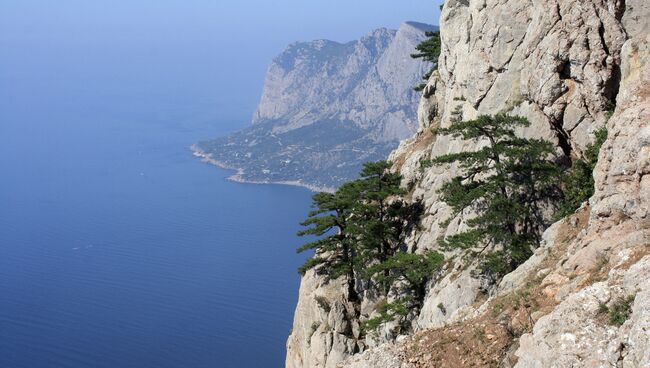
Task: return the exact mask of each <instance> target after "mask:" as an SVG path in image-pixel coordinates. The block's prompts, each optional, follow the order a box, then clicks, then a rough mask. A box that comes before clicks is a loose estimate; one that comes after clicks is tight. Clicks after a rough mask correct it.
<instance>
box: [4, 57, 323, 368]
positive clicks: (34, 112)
mask: <svg viewBox="0 0 650 368" xmlns="http://www.w3.org/2000/svg"><path fill="white" fill-rule="evenodd" d="M120 47H122V46H120ZM138 50H139V49H138ZM138 50H136V49H135V48H134V50H122V49H119V50H112V51H111V50H110V49H106V46H102V48H101V49H100V48H97V49H93V48H92V47H90V48H89V49H88V50H84V52H79V50H78V49H74V48H70V49H65V47H63V49H62V47H61V46H60V45H57V47H56V48H54V47H52V48H49V47H48V46H47V45H45V46H43V45H41V46H40V47H36V48H32V49H29V48H20V49H12V50H11V51H9V48H6V49H5V51H8V52H7V53H5V54H4V56H3V59H2V61H0V173H1V174H0V175H1V179H0V251H1V252H2V253H1V254H0V367H3V368H41V367H43V368H46V367H48V368H49V367H57V368H58V367H62V368H64V367H70V368H89V367H98V368H100V367H107V368H108V367H110V368H130V367H133V368H146V367H152V368H153V367H155V368H165V367H190V368H191V367H281V366H282V364H283V361H284V355H285V351H284V344H285V340H286V337H287V335H288V333H289V330H290V328H291V319H292V313H293V308H294V306H295V302H296V297H297V288H298V282H299V279H298V275H297V272H296V267H297V266H298V265H299V264H300V262H301V259H300V257H298V256H296V255H295V252H294V249H295V247H296V246H297V245H298V243H299V239H296V237H295V236H294V234H295V232H296V231H297V230H298V226H297V223H299V221H300V220H301V219H302V218H303V217H304V215H305V214H306V212H307V210H308V206H309V197H310V193H309V192H308V191H306V190H303V189H300V188H293V187H282V186H255V185H240V184H234V183H230V182H227V181H225V179H224V178H225V177H226V176H227V175H228V173H227V172H224V171H221V170H219V169H216V168H214V167H211V166H207V165H205V164H202V163H201V162H199V161H198V160H197V159H195V158H194V157H192V156H191V154H190V152H189V150H188V146H189V145H190V144H192V143H194V142H196V141H198V140H201V139H205V138H208V137H212V136H215V135H218V134H225V133H226V132H228V131H231V130H233V129H236V128H238V127H240V126H241V125H242V124H241V123H242V122H244V121H246V120H247V119H248V113H249V111H244V112H242V111H240V110H237V109H230V110H228V109H227V108H224V107H223V106H221V107H220V106H219V103H218V101H215V100H214V99H213V94H212V93H213V92H214V91H215V89H217V88H218V83H217V81H210V79H209V78H208V77H206V78H204V79H201V82H197V83H193V82H188V81H191V80H192V78H193V77H196V75H195V74H196V73H197V72H196V69H195V68H192V66H191V65H190V66H189V67H188V68H187V70H188V71H187V73H183V72H179V65H183V64H182V60H173V62H169V63H168V64H163V65H161V64H160V63H159V62H158V61H157V60H158V59H161V55H160V54H156V53H153V54H151V53H150V52H149V51H148V50H143V51H138ZM138 52H140V53H138ZM126 55H128V57H127V56H126ZM179 63H180V64H179ZM189 74H191V75H189ZM197 80H198V79H197Z"/></svg>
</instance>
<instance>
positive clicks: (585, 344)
mask: <svg viewBox="0 0 650 368" xmlns="http://www.w3.org/2000/svg"><path fill="white" fill-rule="evenodd" d="M440 24H441V34H442V41H443V48H442V54H441V57H440V67H439V73H436V74H434V75H433V76H432V78H431V80H430V81H429V83H428V85H427V87H426V89H425V91H424V96H423V98H422V99H421V101H420V105H419V109H418V120H419V124H420V127H419V129H418V132H417V133H416V134H415V135H414V136H413V137H412V138H410V139H407V140H405V141H403V142H402V143H401V145H400V147H399V148H398V149H397V150H396V151H394V152H393V154H392V155H391V160H392V161H393V162H395V168H396V169H397V170H399V171H400V172H401V173H402V174H403V176H404V185H405V187H408V188H412V190H411V192H410V193H409V198H414V199H421V200H422V201H423V204H424V207H425V216H424V218H423V220H422V224H421V226H420V229H418V230H416V231H415V232H414V233H413V234H412V235H411V236H410V237H409V239H407V244H405V245H406V246H407V247H408V248H409V249H411V250H415V251H422V250H425V249H438V241H439V239H441V238H443V237H445V236H448V235H452V234H455V233H457V232H458V231H459V229H462V224H463V220H464V219H463V218H462V216H459V217H458V218H456V219H453V220H452V221H451V222H450V223H446V221H445V220H447V218H448V216H449V214H450V211H449V208H448V207H447V206H446V205H445V203H443V202H442V201H441V200H440V198H439V194H438V190H439V188H440V187H441V185H442V184H444V183H445V182H446V181H447V180H449V179H450V178H451V177H454V176H456V175H457V169H456V168H455V167H454V166H451V167H431V168H427V169H425V170H421V167H420V166H421V162H422V161H423V160H427V159H430V158H432V157H435V156H438V155H442V154H447V153H452V152H458V151H460V150H465V149H473V148H475V147H471V146H469V144H470V143H468V142H464V141H460V140H457V139H454V138H450V137H437V136H435V135H434V134H433V133H432V131H431V128H432V127H437V126H443V127H445V126H449V124H450V117H451V113H452V111H453V110H454V109H455V108H456V107H458V106H459V107H460V108H461V109H462V113H463V116H464V118H466V119H471V118H473V117H476V116H478V115H481V114H496V113H500V112H508V113H511V114H514V115H522V116H525V117H527V118H528V119H529V120H530V121H531V126H530V127H529V128H527V129H525V130H524V131H522V132H520V133H521V134H523V135H525V136H527V137H536V138H545V139H548V140H550V141H553V142H555V144H556V145H557V151H558V153H560V154H564V155H566V156H567V157H566V158H567V159H575V158H577V157H580V156H581V155H582V154H583V152H584V149H585V148H586V147H587V145H588V144H589V143H590V142H593V139H594V135H593V133H594V132H595V131H596V130H598V129H600V128H602V127H603V126H607V128H608V131H609V136H608V139H607V141H606V142H605V144H604V145H603V148H602V150H601V152H600V158H599V162H598V165H597V167H596V169H595V172H594V176H595V179H596V188H595V189H596V192H595V195H594V196H593V197H592V198H591V200H590V203H589V205H588V206H587V205H585V206H584V207H583V209H582V210H581V211H580V213H579V215H576V216H573V217H571V218H567V219H565V220H562V221H560V222H558V223H556V224H553V225H552V226H551V227H550V228H549V229H548V230H547V231H546V232H545V233H544V236H543V242H542V244H541V246H540V248H539V249H538V250H537V251H536V253H535V255H534V256H533V257H532V258H531V259H530V260H529V261H528V262H526V263H525V264H524V265H522V266H521V267H520V268H519V269H517V270H515V271H514V272H513V273H511V274H510V275H507V276H506V277H505V279H504V280H503V281H502V283H501V284H500V285H498V286H494V287H493V288H492V289H491V290H490V294H489V299H488V300H487V301H482V300H481V293H480V287H481V285H480V283H479V282H478V281H477V280H476V279H474V278H473V277H472V276H471V274H470V272H469V270H471V268H472V265H469V266H468V267H466V266H467V265H464V264H462V261H459V263H458V264H455V265H451V266H449V268H448V269H447V272H448V273H447V275H445V276H444V277H442V278H440V280H438V281H437V282H436V283H435V284H432V285H430V287H429V290H428V293H427V296H426V298H425V301H424V306H423V308H422V310H421V311H420V313H419V315H418V316H415V317H414V318H413V323H412V324H413V327H414V329H415V330H416V332H417V333H416V334H415V335H413V336H410V337H399V338H398V339H397V340H398V341H400V342H398V343H396V344H394V343H391V342H388V343H384V344H381V343H382V341H361V342H360V343H358V344H357V345H356V346H357V348H360V349H359V350H363V349H366V348H367V347H368V346H369V347H370V349H369V350H366V351H365V352H363V353H362V354H358V353H354V354H352V353H351V351H350V350H349V349H347V350H346V349H342V350H336V349H335V348H334V350H336V351H335V352H334V353H333V352H332V350H330V352H322V351H319V352H318V353H317V354H321V356H323V358H322V359H321V360H320V361H322V362H327V364H328V365H329V366H334V365H333V361H335V360H340V359H341V355H348V356H349V355H352V356H351V357H350V358H348V359H347V360H346V361H344V362H340V366H342V367H355V368H357V367H358V368H361V367H368V366H372V367H377V368H388V367H391V368H392V367H439V366H449V367H465V366H478V367H483V366H485V367H487V366H494V363H495V361H497V362H500V364H501V365H502V366H504V367H512V366H515V365H516V366H517V367H550V366H557V367H564V366H572V367H600V366H615V367H616V366H620V367H642V366H649V365H650V355H649V354H648V352H649V351H650V339H649V338H648V336H649V335H648V328H649V326H650V324H649V323H650V319H649V318H650V317H649V316H650V312H649V309H648V305H650V304H648V296H649V295H650V294H649V293H650V289H649V288H650V283H648V282H647V279H648V275H650V220H649V218H650V207H649V206H650V203H649V202H648V198H650V180H649V179H648V173H649V172H650V171H649V169H648V168H649V167H650V166H649V165H650V164H649V162H650V159H649V157H650V151H649V149H650V139H649V138H648V132H649V131H648V129H650V116H649V115H648V114H649V112H650V91H649V90H648V88H649V87H648V86H649V85H650V62H649V60H650V51H649V50H650V38H649V37H650V36H648V35H649V25H650V7H649V6H648V4H647V2H646V1H641V0H627V1H618V0H595V1H579V0H570V1H559V0H534V1H533V0H526V1H505V0H462V1H461V0H448V1H446V2H445V7H444V9H443V12H442V16H441V21H440ZM312 277H313V276H312ZM327 285H328V284H325V283H323V284H318V282H316V281H314V280H310V282H309V283H304V284H303V285H302V288H301V294H300V300H301V303H302V305H303V306H304V305H305V304H306V303H311V299H312V297H311V296H313V295H316V294H318V293H319V292H321V290H322V289H321V288H323V287H325V288H327V287H328V286H327ZM331 292H332V290H330V289H328V293H330V294H328V298H330V299H331V300H333V301H335V300H339V303H340V298H342V297H343V298H344V294H343V292H340V293H339V294H338V295H332V294H331ZM521 295H527V296H525V297H523V299H522V297H521ZM483 297H485V296H483ZM625 298H632V299H631V300H632V301H631V302H630V304H631V314H630V316H629V318H628V320H627V321H626V322H625V323H624V324H623V325H622V326H614V325H611V324H609V323H608V322H607V318H606V316H605V317H604V316H603V315H602V309H603V307H602V305H603V304H604V305H608V306H610V307H611V306H613V305H614V304H616V303H617V301H618V300H620V299H625ZM515 301H517V303H520V302H521V305H520V304H516V303H515ZM371 304H372V300H371V299H368V298H366V299H364V301H363V303H362V315H363V306H368V305H371ZM515 304H516V305H515ZM439 305H444V307H445V311H444V312H443V311H441V309H440V308H439V307H438V306H439ZM496 306H498V308H496ZM513 306H516V307H517V311H516V312H515V311H513V310H512V309H513V308H512V307H513ZM508 307H510V310H507V309H508ZM501 309H506V310H503V311H502V310H501ZM300 311H301V309H299V310H297V314H300ZM524 312H525V313H524ZM517 313H518V314H517ZM522 313H523V315H522ZM522 316H523V317H522ZM305 317H306V316H305V315H303V316H300V317H299V316H298V315H297V316H296V318H297V320H300V321H301V323H303V324H305V325H306V324H309V323H310V321H311V320H310V319H309V318H305ZM524 317H525V318H524ZM513 321H519V322H522V325H521V326H519V327H517V328H516V329H515V330H517V331H518V332H517V336H510V335H509V334H510V332H511V330H512V327H513V326H512V323H513ZM484 326H489V327H490V328H492V327H494V330H495V331H499V328H505V329H506V330H508V334H499V333H494V334H493V336H491V337H488V339H493V340H490V342H489V343H485V342H483V343H481V344H479V345H477V346H479V347H477V346H474V345H472V344H473V343H474V342H476V334H474V333H473V331H475V329H477V328H483V327H484ZM322 331H323V332H324V333H331V332H334V330H332V329H330V330H322ZM464 331H465V332H466V331H470V332H471V333H470V334H469V335H467V334H465V335H463V334H464ZM319 333H321V330H319V331H316V333H315V334H314V335H313V336H312V338H316V339H318V338H322V336H323V335H318V334H319ZM479 335H480V334H479ZM519 335H521V336H519ZM348 339H349V340H352V341H354V335H350V337H348ZM454 339H457V340H454ZM503 339H508V340H507V341H505V340H503ZM443 340H444V341H445V342H444V343H443V342H441V341H443ZM449 341H456V342H457V343H456V344H455V345H454V344H453V343H450V342H449ZM349 342H350V341H348V343H349ZM378 343H379V344H378ZM494 344H496V346H502V347H503V349H502V350H499V355H498V356H496V357H495V356H491V357H486V356H485V354H486V350H481V349H480V346H488V345H489V346H492V345H494ZM289 346H290V347H293V350H290V355H289V356H288V361H287V363H288V364H287V365H288V366H290V367H308V366H310V365H309V364H302V365H301V364H298V363H295V362H298V361H299V360H297V359H294V358H296V357H304V356H305V354H307V353H306V350H302V351H301V350H300V349H298V348H296V347H297V345H295V342H294V341H292V340H290V341H289ZM459 351H462V352H463V353H462V354H461V353H458V352H459ZM440 352H442V353H440ZM445 352H447V353H449V354H455V355H460V359H455V360H450V359H447V360H445V357H444V356H443V355H444V354H445ZM454 352H456V353H454ZM309 354H314V353H313V352H311V353H309ZM441 354H442V355H441ZM330 357H334V358H330ZM289 358H291V359H294V360H293V362H294V363H293V364H290V363H289ZM488 358H489V359H488ZM452 361H454V362H455V363H451V362H452ZM305 362H306V360H305ZM312 362H313V361H312ZM443 363H444V364H443ZM311 366H318V365H311ZM321 366H324V365H321Z"/></svg>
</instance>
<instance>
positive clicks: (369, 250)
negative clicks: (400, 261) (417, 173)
mask: <svg viewBox="0 0 650 368" xmlns="http://www.w3.org/2000/svg"><path fill="white" fill-rule="evenodd" d="M391 166H392V164H391V163H390V162H386V161H379V162H373V163H367V164H365V165H364V168H363V171H362V172H361V179H360V180H359V181H358V182H359V187H358V188H360V191H359V196H360V197H359V204H358V205H357V208H356V213H357V216H355V217H354V221H353V227H352V228H351V232H352V233H353V234H354V236H355V237H356V239H357V240H358V242H359V250H360V252H361V256H362V260H361V261H362V262H363V263H364V265H369V264H372V263H374V262H375V261H377V262H380V263H381V262H385V261H386V260H387V259H388V257H390V256H391V255H392V254H393V253H394V252H395V250H396V248H397V246H398V245H399V241H400V238H401V235H402V232H403V230H404V225H405V221H404V219H403V218H402V215H403V214H404V212H403V211H402V210H403V209H404V207H405V204H404V203H403V201H401V200H400V199H398V198H396V196H399V195H401V194H403V190H402V189H401V188H400V183H401V180H402V177H401V175H399V174H397V173H393V172H391V171H390V168H391Z"/></svg>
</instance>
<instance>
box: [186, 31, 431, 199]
mask: <svg viewBox="0 0 650 368" xmlns="http://www.w3.org/2000/svg"><path fill="white" fill-rule="evenodd" d="M433 29H434V27H432V26H429V25H425V24H420V23H414V22H408V23H405V24H403V25H402V26H401V27H400V29H399V30H397V31H395V30H389V29H378V30H375V31H373V32H371V33H370V34H368V35H366V36H364V37H363V38H361V39H360V40H358V41H353V42H349V43H345V44H341V43H338V42H333V41H327V40H318V41H313V42H307V43H295V44H292V45H291V46H289V47H288V48H287V49H286V50H285V51H284V52H283V53H282V54H281V55H280V56H278V57H277V58H276V59H275V60H274V61H273V63H272V64H271V66H270V67H269V70H268V73H267V76H266V81H265V83H264V90H263V93H262V97H261V100H260V103H259V106H258V108H257V111H256V112H255V115H254V117H253V126H252V127H250V128H248V129H245V130H243V131H241V132H238V133H235V134H233V135H231V136H228V137H224V138H221V139H217V140H213V141H209V142H202V143H200V144H199V145H197V147H196V150H197V152H198V153H199V154H200V155H204V156H207V157H208V158H209V159H211V160H212V162H214V163H217V164H221V165H222V166H226V167H229V168H234V169H239V170H240V172H239V174H238V178H239V179H241V180H244V181H253V182H285V183H287V182H288V183H294V184H303V185H307V186H312V187H320V188H332V187H336V186H338V185H339V184H341V183H343V182H345V181H348V180H350V179H352V178H354V177H355V176H356V174H357V173H358V172H359V169H360V167H361V165H362V164H363V163H364V162H367V161H376V160H379V159H383V158H385V157H386V156H387V155H388V153H390V151H391V150H393V149H395V148H396V147H397V145H398V144H399V142H400V140H402V139H405V138H408V137H410V136H411V135H412V134H413V133H414V132H415V130H417V118H416V109H417V101H418V100H419V94H418V93H417V92H415V91H414V90H413V87H414V86H416V85H418V84H419V83H420V82H421V79H422V76H423V75H424V74H425V73H426V72H427V71H428V70H429V69H430V68H431V65H429V64H427V63H424V62H422V61H420V60H414V59H412V58H411V57H410V54H411V53H413V52H414V50H415V46H416V45H417V44H418V43H420V42H421V41H422V40H424V39H425V31H428V30H433Z"/></svg>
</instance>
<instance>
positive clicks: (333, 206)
mask: <svg viewBox="0 0 650 368" xmlns="http://www.w3.org/2000/svg"><path fill="white" fill-rule="evenodd" d="M359 190H360V182H359V181H352V182H349V183H346V184H344V185H343V186H341V187H340V188H339V189H338V190H337V191H336V193H334V194H332V193H317V194H315V195H314V196H313V198H312V199H313V207H314V208H315V209H314V210H313V211H311V212H310V213H309V216H308V218H307V220H305V221H304V222H303V223H302V224H301V225H302V226H304V227H307V229H305V230H303V231H300V232H299V233H298V235H299V236H307V235H311V236H316V237H319V239H317V240H315V241H313V242H310V243H307V244H305V245H303V246H302V247H300V248H298V252H299V253H302V252H305V251H307V250H314V251H315V252H316V254H315V255H314V256H313V257H312V258H310V259H309V260H307V261H306V262H305V264H303V265H302V266H301V267H300V268H299V272H300V273H301V274H303V275H304V274H305V272H307V271H308V270H310V269H313V268H316V267H318V269H319V271H321V272H324V273H326V274H327V275H328V276H329V277H330V278H333V279H336V278H339V277H341V276H346V277H347V282H348V292H349V296H350V298H351V299H354V298H356V291H355V284H356V278H355V267H356V265H357V252H358V251H357V244H356V241H355V239H354V238H353V237H351V236H350V234H349V232H348V227H349V226H350V224H349V223H350V220H351V219H352V218H353V217H354V211H355V209H356V207H357V205H358V201H359Z"/></svg>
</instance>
